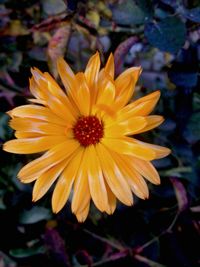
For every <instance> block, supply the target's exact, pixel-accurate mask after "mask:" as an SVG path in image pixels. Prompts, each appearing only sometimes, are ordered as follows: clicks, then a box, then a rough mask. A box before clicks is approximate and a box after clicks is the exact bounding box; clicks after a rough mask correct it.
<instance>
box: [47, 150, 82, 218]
mask: <svg viewBox="0 0 200 267" xmlns="http://www.w3.org/2000/svg"><path fill="white" fill-rule="evenodd" d="M82 156H83V149H82V148H81V147H80V149H79V150H78V151H77V152H76V154H75V155H74V157H73V158H72V159H71V160H70V162H69V164H68V165H67V167H66V168H65V170H64V171H63V173H62V175H61V176H60V178H59V180H58V182H57V184H56V186H55V189H54V191H53V196H52V209H53V212H55V213H57V212H59V211H60V210H61V209H62V208H63V207H64V205H65V204H66V202H67V199H68V197H69V194H70V192H71V188H72V185H73V183H74V180H75V177H76V174H77V171H78V169H79V166H80V163H81V159H82Z"/></svg>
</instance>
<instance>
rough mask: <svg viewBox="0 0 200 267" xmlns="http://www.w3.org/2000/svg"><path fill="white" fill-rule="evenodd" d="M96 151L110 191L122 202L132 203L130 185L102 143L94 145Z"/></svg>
mask: <svg viewBox="0 0 200 267" xmlns="http://www.w3.org/2000/svg"><path fill="white" fill-rule="evenodd" d="M96 151H97V154H98V157H99V161H100V164H101V168H102V170H103V174H104V177H105V179H106V182H107V184H108V186H109V187H110V189H111V191H112V192H113V193H114V194H115V196H116V197H117V198H118V199H119V200H120V201H121V202H122V203H124V204H126V205H128V206H130V205H132V204H133V197H132V193H131V190H130V187H129V185H128V183H127V182H126V180H125V178H124V177H123V175H122V173H121V172H120V169H119V167H118V165H117V164H116V162H115V161H114V160H113V158H112V157H111V155H110V153H109V152H108V150H107V149H106V148H104V146H103V145H101V144H98V145H96Z"/></svg>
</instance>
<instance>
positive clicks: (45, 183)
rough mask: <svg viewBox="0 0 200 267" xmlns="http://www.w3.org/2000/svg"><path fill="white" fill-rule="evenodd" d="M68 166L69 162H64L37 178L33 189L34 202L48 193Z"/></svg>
mask: <svg viewBox="0 0 200 267" xmlns="http://www.w3.org/2000/svg"><path fill="white" fill-rule="evenodd" d="M66 164H67V161H66V160H64V161H62V162H61V163H58V164H57V165H56V166H54V167H52V168H50V169H49V170H47V171H46V172H44V173H43V174H42V175H41V176H39V177H38V178H37V180H36V182H35V184H34V187H33V201H37V200H39V199H40V198H42V197H43V196H44V195H45V194H46V192H47V191H48V190H49V188H50V187H51V186H52V184H53V183H54V182H55V180H56V179H57V178H58V176H59V175H60V174H61V172H62V171H63V169H64V168H65V166H66Z"/></svg>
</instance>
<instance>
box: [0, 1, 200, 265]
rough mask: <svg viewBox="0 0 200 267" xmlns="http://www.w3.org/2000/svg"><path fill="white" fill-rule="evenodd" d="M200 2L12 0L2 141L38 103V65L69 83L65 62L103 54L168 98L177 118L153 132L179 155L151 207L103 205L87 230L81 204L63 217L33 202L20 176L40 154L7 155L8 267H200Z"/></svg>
mask: <svg viewBox="0 0 200 267" xmlns="http://www.w3.org/2000/svg"><path fill="white" fill-rule="evenodd" d="M199 23H200V1H199V0H190V1H189V0H188V1H187V0H183V1H181V0H160V1H158V0H124V1H123V0H108V1H103V0H99V1H97V0H89V1H78V0H74V1H73V0H69V1H67V0H65V1H63V0H40V1H37V0H30V1H26V0H21V1H17V0H0V110H1V112H0V141H1V143H3V142H5V141H6V140H9V139H11V138H13V132H12V130H11V129H10V128H9V126H8V120H9V118H8V116H7V115H6V114H5V112H6V111H8V110H10V109H12V108H13V107H15V106H18V105H21V104H25V103H28V102H27V98H29V97H30V93H29V89H28V87H29V85H28V80H29V78H30V67H33V66H35V67H38V68H39V69H41V70H42V71H49V72H51V73H52V74H53V75H54V76H55V77H56V78H57V71H56V67H55V62H56V59H57V58H58V57H59V56H63V57H65V59H66V60H67V61H68V63H69V64H70V65H71V66H72V68H73V69H74V71H78V70H83V69H84V68H85V66H86V63H87V61H88V59H89V58H90V56H91V55H93V54H94V53H95V52H96V51H97V50H98V51H99V52H100V54H101V59H102V62H103V63H105V61H106V59H107V58H108V56H109V53H110V52H113V53H114V56H115V63H116V75H118V74H119V73H120V72H121V71H123V70H124V69H126V68H128V67H131V66H134V65H135V66H139V65H141V66H142V68H143V73H142V76H141V78H140V81H139V83H138V85H137V90H136V95H135V97H136V98H138V97H140V96H143V95H145V94H147V93H150V92H152V91H154V90H157V89H159V90H161V93H162V95H161V99H160V101H159V105H158V106H157V108H156V110H155V113H157V114H161V115H163V116H164V117H165V118H166V120H165V122H164V123H163V124H162V125H161V126H160V127H159V128H158V129H156V130H154V131H151V132H150V133H146V134H143V135H142V136H141V138H142V139H144V140H145V141H147V142H151V143H155V144H158V145H164V146H167V147H170V148H171V149H172V154H171V155H170V156H168V157H167V158H164V159H162V160H159V161H155V162H154V163H155V166H156V168H157V169H158V171H159V173H160V175H161V181H162V182H161V185H160V186H153V185H149V187H150V198H149V200H147V201H143V200H139V199H137V198H135V205H134V206H133V207H125V206H124V205H121V204H118V208H117V210H116V211H115V213H114V215H112V216H108V215H105V214H102V213H100V212H98V211H97V209H96V208H95V207H94V206H93V205H92V206H91V210H90V214H89V217H88V219H87V220H86V222H85V223H83V224H79V223H77V221H76V219H75V217H74V215H72V214H71V210H70V203H69V202H68V203H67V205H66V206H65V208H64V209H63V210H62V211H61V212H60V213H59V214H57V215H54V214H52V212H51V206H50V204H51V192H49V193H48V194H47V195H46V196H45V197H43V199H41V200H40V201H38V202H37V203H34V204H33V203H32V202H31V194H32V185H24V184H21V183H20V182H19V181H18V180H17V178H16V174H17V172H18V170H19V169H20V168H21V167H22V166H23V165H24V164H25V163H27V162H28V161H30V160H31V159H32V158H35V155H33V156H26V155H12V154H8V153H5V152H3V151H2V150H1V151H0V154H1V155H0V164H1V168H0V267H17V266H19V267H35V266H37V267H44V266H45V267H60V266H61V267H62V266H63V267H68V266H75V267H79V266H102V267H106V266H109V267H112V266H114V267H118V266H119V267H122V266H123V267H127V266H135V267H146V266H151V267H164V266H170V267H179V266H180V267H184V266H186V267H195V266H200V242H199V241H200V201H199V200H200V198H199V197H200V177H199V175H200V153H199V152H200V93H199V59H200V24H199Z"/></svg>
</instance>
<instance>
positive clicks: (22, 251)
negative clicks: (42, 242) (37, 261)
mask: <svg viewBox="0 0 200 267" xmlns="http://www.w3.org/2000/svg"><path fill="white" fill-rule="evenodd" d="M44 253H45V248H44V247H43V246H40V247H32V248H18V249H11V250H10V255H11V256H13V257H15V258H25V257H30V256H34V255H38V254H44Z"/></svg>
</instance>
